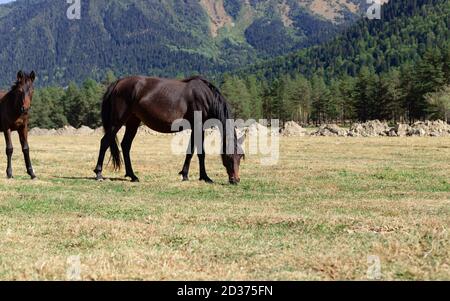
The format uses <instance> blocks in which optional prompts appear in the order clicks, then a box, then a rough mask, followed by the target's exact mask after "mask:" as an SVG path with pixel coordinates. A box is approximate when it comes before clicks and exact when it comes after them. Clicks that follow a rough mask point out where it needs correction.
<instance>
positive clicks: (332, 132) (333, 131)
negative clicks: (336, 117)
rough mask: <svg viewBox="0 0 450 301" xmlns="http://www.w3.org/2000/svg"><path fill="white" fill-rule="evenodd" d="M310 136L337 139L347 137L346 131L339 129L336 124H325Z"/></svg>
mask: <svg viewBox="0 0 450 301" xmlns="http://www.w3.org/2000/svg"><path fill="white" fill-rule="evenodd" d="M311 135H312V136H327V137H330V136H339V137H347V136H348V131H347V130H345V129H343V128H340V127H339V126H337V125H336V124H325V125H322V126H320V128H319V129H318V130H317V131H315V132H313V133H312V134H311Z"/></svg>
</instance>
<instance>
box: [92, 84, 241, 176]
mask: <svg viewBox="0 0 450 301" xmlns="http://www.w3.org/2000/svg"><path fill="white" fill-rule="evenodd" d="M196 112H200V115H201V116H202V118H201V119H202V120H203V123H202V125H201V126H203V124H204V122H205V121H206V120H209V119H217V120H218V121H220V123H221V124H222V125H223V128H224V130H223V132H224V133H227V132H230V131H229V127H228V128H227V120H229V119H231V118H232V116H231V111H230V107H229V105H228V103H227V101H226V100H225V98H224V97H223V96H222V94H221V93H220V92H219V90H218V89H217V88H216V87H215V86H214V85H212V84H211V83H210V82H208V81H207V80H205V79H203V78H202V77H191V78H188V79H185V80H172V79H161V78H151V77H139V76H135V77H128V78H124V79H121V80H118V81H117V82H115V83H113V84H112V85H111V86H110V87H109V88H108V90H107V92H106V93H105V95H104V97H103V104H102V121H103V127H104V130H105V135H104V137H103V139H102V141H101V146H100V154H99V158H98V163H97V167H96V168H95V170H94V172H95V173H96V175H97V180H103V176H102V169H103V162H104V158H105V153H106V151H107V149H108V148H110V149H111V157H112V161H113V164H114V167H115V169H116V170H117V169H120V166H121V157H120V151H119V147H118V145H117V141H116V134H117V132H118V131H119V130H120V128H121V127H122V126H123V125H125V126H126V131H125V136H124V138H123V141H122V144H121V146H122V150H123V156H124V161H125V168H126V175H125V177H130V178H131V180H132V181H133V182H138V181H139V179H138V177H137V176H136V175H135V173H134V171H133V168H132V165H131V159H130V149H131V145H132V143H133V140H134V138H135V136H136V133H137V130H138V128H139V126H140V124H141V122H143V123H144V124H145V125H147V126H148V127H150V128H151V129H153V130H155V131H158V132H161V133H172V132H173V130H172V129H173V124H174V122H175V121H177V120H180V119H184V120H187V121H188V122H189V124H190V125H191V127H192V128H193V127H194V121H195V118H194V116H195V114H196ZM197 114H199V113H197ZM201 129H202V130H201V131H200V133H199V134H196V132H197V131H192V135H191V143H190V146H189V149H188V152H187V156H186V160H185V163H184V167H183V170H182V171H181V172H180V175H182V176H183V180H184V181H187V180H188V179H189V167H190V163H191V160H192V157H193V153H194V149H195V148H197V152H198V158H199V161H200V180H201V181H206V182H208V183H212V180H211V179H210V178H209V177H208V175H207V173H206V168H205V153H204V152H203V151H201V152H199V151H198V150H199V149H200V148H201V149H202V150H203V140H204V139H203V138H204V134H205V133H204V130H203V127H201ZM177 130H178V129H177ZM231 132H232V138H231V139H226V137H225V135H223V136H224V139H223V154H222V163H223V165H224V166H225V168H226V170H227V173H228V177H229V181H230V183H231V184H237V183H239V182H240V177H239V165H240V161H241V159H242V158H243V155H242V154H241V152H240V151H239V150H240V146H239V144H240V142H239V141H238V139H237V136H236V131H235V129H234V128H233V129H232V131H231ZM197 135H201V139H199V138H200V137H196V136H197ZM227 149H231V151H226V150H227Z"/></svg>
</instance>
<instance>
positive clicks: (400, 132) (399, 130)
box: [393, 123, 411, 137]
mask: <svg viewBox="0 0 450 301" xmlns="http://www.w3.org/2000/svg"><path fill="white" fill-rule="evenodd" d="M393 130H394V131H395V133H396V134H397V136H398V137H405V136H408V133H409V131H410V130H411V127H410V126H409V125H407V124H402V123H399V124H397V125H396V126H395V127H394V129H393Z"/></svg>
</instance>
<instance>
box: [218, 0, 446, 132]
mask: <svg viewBox="0 0 450 301" xmlns="http://www.w3.org/2000/svg"><path fill="white" fill-rule="evenodd" d="M449 41H450V1H447V0H397V1H391V2H390V3H389V4H387V5H385V6H383V10H382V19H381V20H367V19H363V20H360V21H359V22H357V23H356V24H355V25H354V26H352V27H351V28H349V29H348V30H346V31H345V32H344V33H343V34H341V35H339V36H338V37H337V38H336V39H334V40H332V41H330V42H328V43H326V44H324V45H321V46H317V47H311V48H308V49H306V50H302V51H300V52H297V53H293V54H290V55H288V56H284V57H280V58H277V59H274V60H271V61H268V62H264V63H262V64H258V65H255V66H254V67H251V68H244V69H243V70H241V71H240V72H237V75H225V76H224V78H223V81H224V85H223V86H224V88H225V93H226V94H227V96H228V97H229V98H230V99H231V100H232V101H233V103H234V106H235V108H236V110H237V113H238V114H239V115H241V116H243V117H249V116H256V117H261V116H265V117H277V118H281V119H282V120H288V119H294V120H297V121H300V122H304V123H306V122H316V123H323V122H334V121H340V122H344V121H351V120H363V121H364V120H369V119H385V120H392V121H398V120H407V121H411V122H412V121H414V120H418V119H425V118H442V119H445V118H448V116H449V113H450V112H449V110H450V96H449V94H448V91H450V88H449V87H448V85H449V84H450V43H449ZM245 87H246V89H244V88H245ZM445 91H447V92H445Z"/></svg>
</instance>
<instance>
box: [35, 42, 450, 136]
mask: <svg viewBox="0 0 450 301" xmlns="http://www.w3.org/2000/svg"><path fill="white" fill-rule="evenodd" d="M115 80H116V78H115V76H114V74H113V73H112V72H108V73H107V74H106V76H105V79H104V80H103V81H102V82H101V83H98V82H96V81H94V80H92V79H87V80H86V81H85V82H84V83H83V84H82V85H81V86H77V85H76V84H74V83H72V84H70V85H69V86H68V87H66V88H62V87H47V88H42V89H37V90H36V92H35V94H34V98H33V109H32V114H31V126H32V127H36V126H37V127H41V128H59V127H62V126H64V125H71V126H74V127H80V126H81V125H86V126H90V127H98V126H100V125H101V120H100V107H101V99H102V96H103V93H104V91H105V89H106V87H107V86H108V85H109V84H110V83H112V82H114V81H115ZM220 86H221V90H222V92H223V94H224V95H225V96H226V98H227V99H228V100H229V102H230V103H231V104H232V107H233V110H234V112H235V116H236V117H238V118H243V119H250V118H251V119H260V118H267V119H271V118H277V119H280V120H281V121H290V120H294V121H297V122H299V123H302V124H311V123H316V124H317V123H331V122H333V123H346V122H351V121H366V120H373V119H380V120H387V121H392V122H399V121H401V122H414V121H416V120H420V119H443V120H447V121H448V120H449V117H450V45H449V46H448V47H446V48H445V49H443V50H439V49H438V48H430V49H429V50H427V51H426V53H425V55H424V57H423V59H420V60H418V61H417V62H416V63H415V64H413V65H410V64H407V65H404V66H402V67H401V68H398V69H393V70H391V71H390V72H386V73H383V74H381V75H377V74H376V73H375V71H374V70H371V69H369V68H367V67H365V68H363V69H361V71H360V72H359V74H358V75H357V76H356V77H351V76H345V77H341V78H337V79H332V80H331V81H326V79H325V77H324V76H323V70H319V71H317V72H316V73H315V74H314V75H313V76H312V77H310V78H306V77H305V76H303V75H300V74H297V75H295V76H290V75H285V76H281V77H280V78H278V79H275V80H272V81H262V80H258V79H257V77H256V76H254V75H249V76H245V77H238V76H232V75H225V76H224V79H223V83H222V84H221V85H220Z"/></svg>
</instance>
